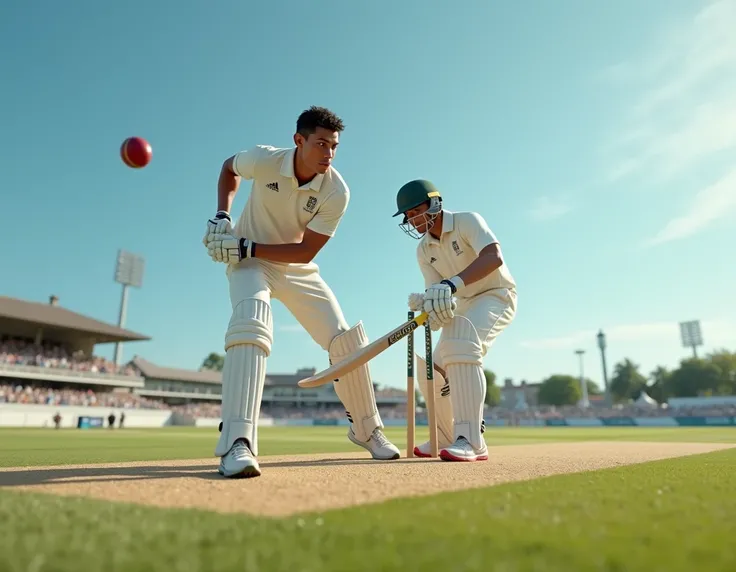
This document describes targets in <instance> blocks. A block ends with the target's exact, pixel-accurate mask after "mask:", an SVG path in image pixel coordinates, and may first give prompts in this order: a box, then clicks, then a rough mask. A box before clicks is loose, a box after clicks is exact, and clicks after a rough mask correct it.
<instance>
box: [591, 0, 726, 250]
mask: <svg viewBox="0 0 736 572" xmlns="http://www.w3.org/2000/svg"><path fill="white" fill-rule="evenodd" d="M734 30H736V0H720V1H717V2H711V3H709V4H707V5H706V6H704V7H703V8H701V9H700V11H699V12H698V13H697V14H696V15H695V16H694V17H692V18H690V19H689V20H687V21H681V22H678V23H677V24H676V25H674V26H672V27H670V28H669V29H667V30H666V31H665V32H664V33H661V34H659V35H654V40H653V46H652V48H651V49H650V50H649V52H648V53H645V54H643V55H642V56H641V57H640V58H639V59H637V60H634V61H627V62H619V63H617V64H616V65H614V66H611V67H610V68H608V69H607V70H604V72H603V74H602V77H603V78H604V80H605V81H607V82H608V83H609V84H610V85H613V86H615V87H617V88H620V89H622V90H625V91H626V92H628V93H638V94H639V95H638V96H637V97H636V98H635V102H634V104H633V105H632V107H631V108H630V109H629V110H628V116H627V117H626V118H625V119H624V121H623V122H622V123H621V125H622V126H621V129H620V130H619V131H618V132H616V133H615V134H614V135H613V137H612V139H611V141H610V142H609V143H608V144H607V145H605V146H604V152H605V153H606V154H607V155H608V157H609V158H608V162H609V168H608V172H607V175H606V177H605V178H606V179H607V181H608V182H610V183H615V182H619V183H621V182H623V181H627V184H628V182H629V181H630V180H631V179H635V180H638V182H640V183H641V182H644V183H647V184H649V185H655V186H659V187H660V188H665V189H666V188H667V185H670V184H671V182H672V181H679V182H682V181H687V182H690V181H692V187H693V188H692V193H693V194H692V195H691V196H692V201H691V202H690V205H689V208H688V209H687V210H686V211H685V212H683V213H681V214H679V215H677V216H676V217H674V218H672V219H671V220H669V221H667V222H666V223H665V224H664V226H663V228H662V229H661V230H660V231H659V232H657V233H656V235H655V237H654V238H652V239H650V240H649V241H648V244H649V245H653V244H660V243H663V242H667V241H671V240H677V239H680V238H684V237H686V236H690V235H692V234H695V233H697V232H700V231H702V230H703V229H705V228H706V227H708V226H709V225H710V224H711V223H714V222H716V221H717V220H719V219H722V218H726V217H730V216H732V215H734V214H736V199H734V195H735V193H736V187H735V183H736V174H735V172H733V171H732V172H724V171H723V170H720V171H717V170H716V169H715V167H714V164H716V163H718V162H719V161H720V162H721V163H728V162H729V161H728V158H729V156H732V155H733V153H734V152H736V33H734ZM723 159H726V160H725V161H723ZM699 173H702V174H706V175H705V177H706V180H705V181H703V182H701V181H700V180H698V174H699ZM714 180H715V181H716V182H715V183H714V182H713V181H714Z"/></svg>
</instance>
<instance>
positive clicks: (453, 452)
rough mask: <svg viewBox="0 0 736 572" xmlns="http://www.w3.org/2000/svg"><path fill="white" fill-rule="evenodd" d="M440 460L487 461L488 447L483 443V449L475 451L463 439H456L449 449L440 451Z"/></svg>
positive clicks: (468, 442) (445, 448)
mask: <svg viewBox="0 0 736 572" xmlns="http://www.w3.org/2000/svg"><path fill="white" fill-rule="evenodd" d="M440 459H442V460H443V461H466V462H467V461H487V460H488V447H487V446H486V444H485V442H484V443H483V447H482V448H480V449H476V448H474V447H473V445H471V444H470V441H468V440H467V439H466V438H465V437H458V438H457V439H456V440H455V442H454V443H453V444H452V445H450V446H449V447H444V448H443V449H442V450H441V451H440Z"/></svg>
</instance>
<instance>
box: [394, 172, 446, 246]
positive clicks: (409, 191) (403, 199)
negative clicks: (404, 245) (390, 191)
mask: <svg viewBox="0 0 736 572" xmlns="http://www.w3.org/2000/svg"><path fill="white" fill-rule="evenodd" d="M424 203H427V205H428V208H427V210H426V211H424V212H423V213H421V214H418V215H416V216H413V217H412V218H411V219H409V218H408V217H407V216H406V212H407V211H409V210H411V209H413V208H416V207H418V206H419V205H422V204H424ZM396 207H397V209H398V210H397V211H396V213H395V214H394V216H398V215H401V214H403V215H404V219H403V220H402V222H401V223H400V224H399V228H401V230H403V231H404V232H405V233H406V234H408V235H409V236H411V237H412V238H421V237H422V236H423V235H424V234H425V233H426V232H428V231H429V229H430V228H432V226H433V225H434V220H435V219H436V218H437V215H439V214H440V213H441V212H442V196H441V195H440V192H439V191H438V190H437V187H435V186H434V185H433V184H432V183H431V182H429V181H427V180H424V179H415V180H413V181H409V182H408V183H406V184H405V185H404V186H403V187H401V188H400V189H399V192H398V194H397V195H396ZM422 223H425V228H423V230H422V232H419V231H418V230H417V229H416V226H417V225H421V224H422Z"/></svg>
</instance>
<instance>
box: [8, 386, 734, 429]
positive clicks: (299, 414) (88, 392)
mask: <svg viewBox="0 0 736 572" xmlns="http://www.w3.org/2000/svg"><path fill="white" fill-rule="evenodd" d="M0 403H23V404H38V405H53V406H58V405H74V406H89V407H110V408H116V409H159V410H170V411H173V412H175V413H179V414H181V415H185V416H189V417H195V418H219V417H220V411H221V409H220V402H219V400H216V401H203V402H192V403H187V404H182V405H169V404H167V403H164V401H162V400H158V399H149V398H146V397H142V396H140V395H137V394H135V393H132V392H129V391H127V390H122V391H121V390H118V391H109V392H96V391H93V390H92V389H70V388H68V387H66V388H62V389H57V388H50V387H40V386H37V385H20V384H9V383H0ZM379 410H380V413H381V416H382V417H383V418H384V419H405V418H406V408H405V405H403V404H398V405H385V406H379ZM261 415H262V416H263V417H271V418H274V419H321V420H330V419H342V418H344V416H345V410H344V409H343V407H342V405H341V404H340V403H334V404H320V405H317V406H312V405H309V406H302V407H295V406H289V405H281V404H271V403H263V405H262V407H261ZM423 415H424V413H423V412H422V411H421V410H418V413H417V418H418V419H422V418H423ZM484 415H485V417H486V419H490V420H503V421H505V422H506V423H507V424H508V425H520V424H525V423H529V422H538V421H544V420H547V419H563V418H594V417H603V418H606V417H669V416H707V417H721V416H734V417H736V405H720V406H713V405H707V406H706V405H703V406H695V407H679V408H677V409H670V408H668V407H656V406H655V407H646V406H641V405H634V404H632V405H616V406H614V407H612V408H605V407H590V408H581V407H578V406H564V407H551V406H549V407H548V406H540V407H531V408H529V409H526V410H523V411H512V410H509V409H504V408H501V407H493V408H486V409H485V413H484Z"/></svg>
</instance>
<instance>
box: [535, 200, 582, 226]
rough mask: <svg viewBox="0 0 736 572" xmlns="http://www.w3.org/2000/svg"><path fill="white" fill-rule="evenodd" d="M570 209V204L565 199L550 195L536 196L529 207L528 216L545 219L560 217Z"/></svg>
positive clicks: (538, 219) (540, 219) (539, 219)
mask: <svg viewBox="0 0 736 572" xmlns="http://www.w3.org/2000/svg"><path fill="white" fill-rule="evenodd" d="M570 210H572V206H571V205H570V203H569V202H567V201H566V200H563V199H560V198H551V197H547V196H544V197H538V198H537V199H536V200H535V201H534V205H533V206H532V208H531V209H529V213H528V214H529V216H530V217H531V218H532V219H533V220H537V221H545V220H553V219H556V218H560V217H561V216H564V215H566V214H567V213H568V212H570Z"/></svg>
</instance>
